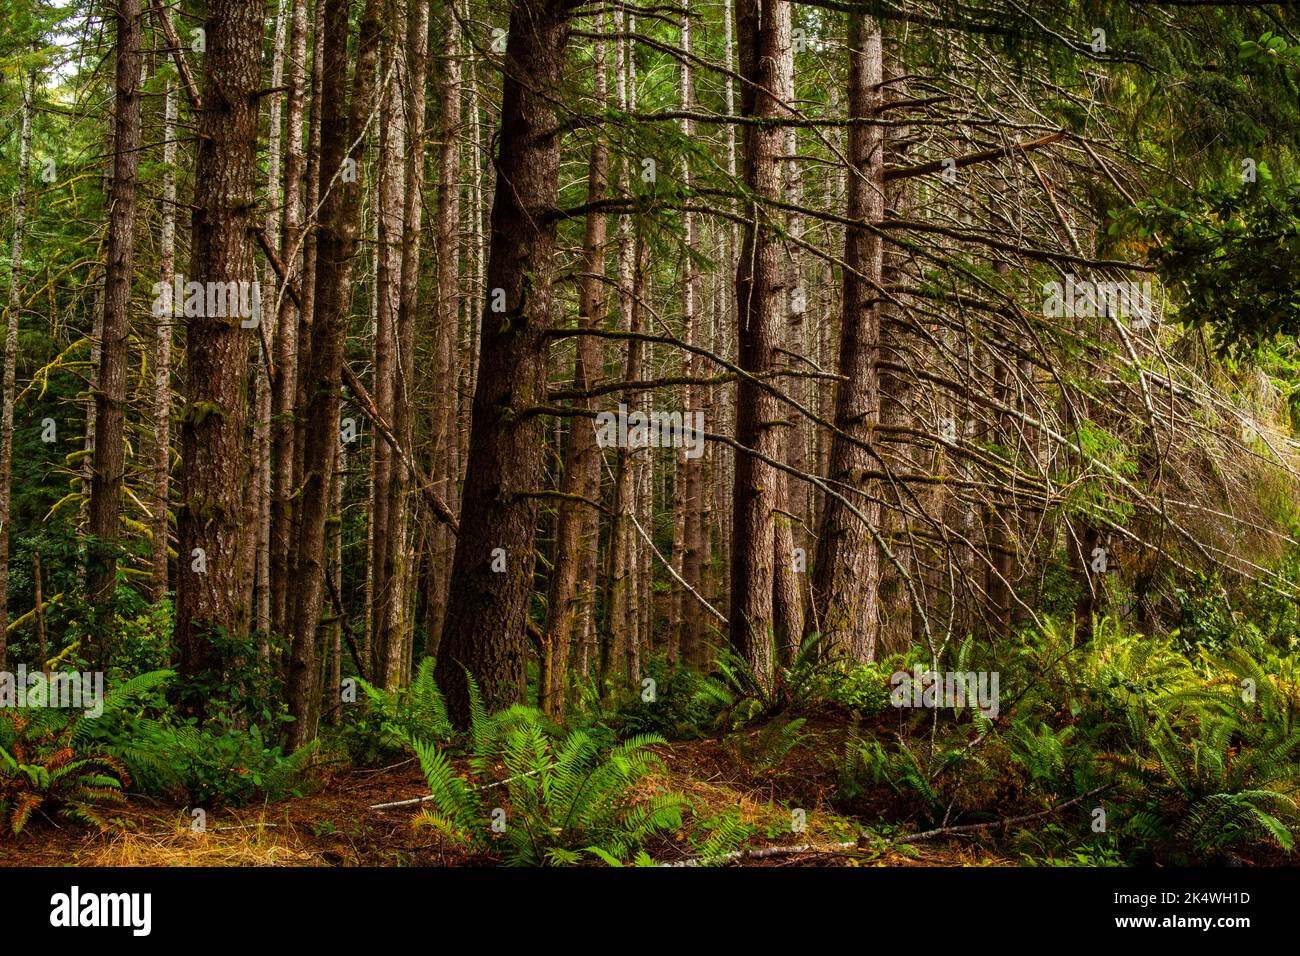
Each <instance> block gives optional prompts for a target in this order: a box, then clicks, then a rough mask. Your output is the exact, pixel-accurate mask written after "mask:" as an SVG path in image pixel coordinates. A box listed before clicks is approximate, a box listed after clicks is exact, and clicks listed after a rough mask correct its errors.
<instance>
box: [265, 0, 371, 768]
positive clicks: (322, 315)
mask: <svg viewBox="0 0 1300 956" xmlns="http://www.w3.org/2000/svg"><path fill="white" fill-rule="evenodd" d="M383 7H384V4H383V0H366V6H365V11H364V12H363V13H362V16H361V26H360V33H359V36H358V40H357V48H356V57H355V59H356V68H355V72H354V75H353V80H352V96H351V100H350V101H349V99H348V96H347V89H346V87H347V61H348V46H347V40H348V4H347V2H346V0H325V32H324V37H323V41H324V59H323V65H324V73H323V77H322V87H321V100H320V101H319V102H320V110H321V150H320V156H321V158H320V170H321V175H322V178H324V177H329V179H328V182H329V184H330V185H329V188H328V190H327V191H326V195H325V199H324V203H323V208H322V210H321V220H320V228H319V236H318V238H317V242H316V258H317V261H316V301H315V315H314V317H313V319H312V332H311V353H310V358H309V361H308V366H307V374H306V378H305V382H306V387H307V396H306V397H307V404H306V410H305V416H304V428H303V441H302V451H303V466H302V488H301V490H300V492H299V494H300V498H301V511H300V514H301V518H300V522H299V527H298V540H297V550H296V555H295V558H296V563H295V569H294V575H293V581H294V587H295V592H294V600H293V603H292V607H291V611H290V616H289V634H290V636H291V637H292V640H293V649H292V654H291V659H290V662H289V688H288V689H289V713H290V714H291V715H292V716H293V718H294V722H293V724H292V726H291V727H290V730H289V744H290V746H292V747H294V748H297V747H301V746H303V745H304V744H305V743H307V742H308V741H310V740H313V739H315V737H316V730H317V727H318V725H319V722H320V704H321V699H320V690H321V688H320V684H321V661H320V654H319V650H320V648H319V629H318V626H317V625H318V624H319V622H320V613H321V607H322V603H323V600H324V593H325V563H326V560H327V555H326V549H325V525H326V521H327V519H328V517H329V513H330V507H331V502H330V473H331V472H332V471H333V469H334V446H335V445H336V444H337V442H338V432H339V410H340V406H341V402H340V397H339V385H340V375H341V372H342V368H343V349H344V345H345V343H346V339H347V332H348V324H349V322H348V320H349V305H350V301H351V292H352V272H353V264H354V262H355V259H356V248H357V236H358V233H359V231H360V213H361V175H360V173H361V170H360V165H361V162H360V158H361V142H360V141H361V140H362V139H363V138H364V135H365V132H366V129H367V128H368V126H369V124H370V118H371V113H372V108H373V106H374V104H373V103H372V102H371V100H372V95H373V93H374V90H375V62H376V57H377V56H378V48H379V35H380V29H381V24H382V22H383V17H384V9H383Z"/></svg>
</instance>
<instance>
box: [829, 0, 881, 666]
mask: <svg viewBox="0 0 1300 956" xmlns="http://www.w3.org/2000/svg"><path fill="white" fill-rule="evenodd" d="M882 78H883V73H882V61H881V46H880V32H879V29H878V28H877V27H876V26H875V25H874V24H873V23H870V22H868V21H867V19H866V18H865V17H863V16H862V15H858V14H851V15H850V17H849V116H850V118H853V119H872V118H874V117H875V116H876V115H877V112H878V110H879V107H880V94H879V89H880V82H881V80H882ZM883 138H884V137H883V133H882V127H879V126H871V125H867V124H865V123H857V124H854V125H853V126H851V127H850V129H849V135H848V151H847V159H848V161H849V170H848V198H847V203H848V209H847V218H849V219H851V220H853V221H854V222H861V223H872V222H878V221H880V219H881V218H883V216H884V211H885V210H884V206H885V201H884V183H883V179H882V175H883V173H884V151H883V146H884V144H883ZM882 246H883V244H882V242H881V240H880V238H879V236H878V235H876V234H874V233H871V232H869V231H868V230H867V229H865V228H858V227H852V226H850V227H849V228H848V229H847V230H846V232H845V238H844V265H845V268H844V300H843V317H842V321H841V325H840V342H839V358H838V361H837V363H836V370H837V371H838V373H839V374H840V375H841V376H842V379H841V380H840V382H839V384H838V387H837V389H836V395H835V413H834V415H835V417H834V422H835V427H836V429H837V431H836V433H835V434H834V435H833V436H832V438H831V444H830V459H829V464H828V470H827V475H826V478H827V481H828V482H829V483H830V484H831V485H832V486H833V487H836V488H854V489H858V490H859V491H861V492H862V493H863V497H862V498H860V499H859V500H857V501H854V502H853V504H854V506H855V507H856V508H857V509H858V510H859V511H861V512H862V513H863V514H864V515H865V516H866V517H867V520H868V521H870V522H872V524H873V525H875V526H876V527H873V528H868V527H866V526H865V525H864V524H863V522H862V520H861V519H860V518H859V517H858V516H857V515H854V514H853V513H852V512H850V511H849V509H848V508H847V507H846V506H845V503H844V502H843V501H842V500H841V499H839V498H836V497H828V498H827V500H826V503H825V506H824V508H823V511H822V516H821V525H820V528H819V530H818V535H817V555H816V561H815V563H814V570H813V600H814V606H815V608H816V613H815V625H814V626H815V628H816V629H818V630H819V631H820V633H821V636H822V650H823V652H824V653H842V654H845V655H847V656H850V657H852V658H853V659H854V660H859V661H869V660H873V659H874V657H875V652H876V639H877V632H878V628H879V608H878V586H879V563H880V555H879V553H878V550H877V548H876V543H875V539H874V538H873V537H872V531H873V530H877V529H878V525H879V518H880V505H879V502H878V498H879V489H878V488H876V487H875V485H874V483H868V482H864V481H863V479H862V477H861V476H862V474H863V473H864V472H866V471H869V470H874V467H873V466H874V459H873V458H872V457H871V455H870V453H869V452H868V451H867V450H866V449H865V448H863V447H862V445H860V444H855V442H863V443H867V442H871V441H872V440H873V439H874V429H875V426H876V424H877V423H878V421H879V415H880V396H879V379H878V373H877V370H876V363H877V361H878V354H877V350H878V348H879V344H880V312H879V300H880V295H879V291H878V290H879V285H880V281H881V268H882V251H883V250H882Z"/></svg>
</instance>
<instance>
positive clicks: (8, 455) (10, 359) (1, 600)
mask: <svg viewBox="0 0 1300 956" xmlns="http://www.w3.org/2000/svg"><path fill="white" fill-rule="evenodd" d="M35 91H36V74H35V73H33V74H32V75H31V76H30V77H28V79H27V82H26V83H23V87H22V106H21V107H20V110H21V112H22V117H21V119H20V120H19V122H20V125H21V128H22V132H21V133H20V134H19V137H20V138H19V145H18V194H17V196H15V197H14V234H13V244H12V246H11V247H10V254H9V308H8V309H7V310H6V316H5V347H4V396H3V410H0V671H3V670H5V669H6V668H7V666H8V664H7V658H8V647H9V642H8V637H9V634H8V631H9V626H8V625H9V516H10V512H11V507H12V503H13V499H12V495H13V489H12V488H11V487H10V485H11V481H12V477H13V458H14V454H13V452H14V387H15V379H16V377H17V369H18V318H19V316H18V314H19V312H20V311H21V310H22V289H21V286H22V278H23V230H24V229H25V228H26V225H27V177H28V176H29V175H30V171H29V170H28V168H27V166H28V164H29V163H30V162H31V155H32V98H33V95H34V94H35Z"/></svg>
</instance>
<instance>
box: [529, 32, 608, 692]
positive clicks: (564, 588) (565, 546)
mask: <svg viewBox="0 0 1300 956" xmlns="http://www.w3.org/2000/svg"><path fill="white" fill-rule="evenodd" d="M603 29H604V16H603V14H602V15H601V16H600V18H599V20H598V23H597V26H596V32H597V33H600V32H603ZM592 68H593V70H594V71H595V79H594V90H593V94H592V95H593V99H594V101H595V104H596V106H597V108H599V107H601V106H602V105H603V104H604V102H605V93H606V78H605V44H604V43H603V42H602V41H601V40H599V39H597V40H596V41H595V42H594V44H593V46H592ZM608 179H609V146H608V144H607V143H606V142H605V139H604V137H603V136H600V135H597V136H596V138H595V139H594V140H593V141H592V144H591V152H590V154H589V156H588V159H587V202H588V203H598V202H600V201H601V200H602V199H604V198H605V193H606V190H607V186H608ZM581 269H582V272H583V276H582V279H581V282H580V285H579V298H578V326H579V328H594V327H596V326H598V325H599V324H600V323H601V321H602V319H603V318H604V314H605V283H604V281H603V280H604V276H605V215H604V213H602V212H599V211H593V212H590V213H588V214H587V220H586V229H585V231H584V233H583V241H582V267H581ZM599 374H600V343H599V340H598V339H595V338H593V337H591V336H579V337H578V339H577V345H576V347H575V351H574V357H573V387H574V389H575V390H578V391H583V390H586V389H589V388H590V387H591V386H592V385H594V384H595V382H596V380H597V378H598V377H599ZM575 404H576V405H577V406H578V407H579V408H592V407H594V406H593V402H592V401H591V400H580V401H578V402H576V403H575ZM599 469H600V453H599V451H598V450H597V448H596V433H595V430H594V429H593V428H592V426H591V422H590V421H589V420H588V419H586V418H573V419H571V420H570V422H569V437H568V441H567V443H566V444H565V448H564V483H563V486H562V490H563V491H564V493H565V494H566V495H576V496H579V497H583V498H588V499H594V498H596V497H597V496H598V495H599V493H600V470H599ZM590 508H591V506H590V505H586V504H583V503H581V502H579V501H573V500H565V501H562V502H561V503H560V507H559V511H558V514H557V516H556V521H555V563H554V567H553V568H552V570H551V581H550V588H549V593H548V599H547V605H546V624H545V626H544V628H543V633H544V634H545V639H544V644H543V647H544V657H543V662H542V663H543V666H542V673H543V675H544V680H543V682H542V695H541V696H542V709H543V710H545V711H546V712H547V713H549V714H551V715H552V716H556V717H558V716H559V715H560V714H561V712H562V711H563V708H564V688H565V686H566V685H565V679H566V676H567V671H568V667H569V657H570V653H571V648H572V646H573V642H574V640H575V636H576V634H575V629H574V624H575V621H576V620H577V610H578V603H579V602H580V601H583V600H588V601H589V600H590V594H589V593H584V592H582V591H580V588H579V581H578V579H579V575H580V573H581V568H582V564H583V558H584V556H585V554H584V551H583V548H582V536H583V530H584V527H585V525H586V523H587V512H588V511H589V510H590ZM585 583H586V584H587V586H588V587H589V586H590V584H591V582H590V581H587V582H585Z"/></svg>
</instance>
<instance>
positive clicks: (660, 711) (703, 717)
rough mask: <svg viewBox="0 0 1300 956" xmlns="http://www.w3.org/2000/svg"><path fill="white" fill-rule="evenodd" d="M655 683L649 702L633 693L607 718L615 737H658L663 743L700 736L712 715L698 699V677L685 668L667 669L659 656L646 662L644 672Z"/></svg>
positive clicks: (640, 695)
mask: <svg viewBox="0 0 1300 956" xmlns="http://www.w3.org/2000/svg"><path fill="white" fill-rule="evenodd" d="M644 674H645V676H646V677H649V678H651V679H652V680H653V681H654V682H655V684H654V688H655V692H654V695H653V698H652V699H649V700H647V699H646V695H645V694H644V693H637V694H636V695H635V696H634V697H632V698H631V699H630V700H628V701H626V702H624V703H623V704H622V705H621V706H620V707H619V708H618V709H617V710H616V711H615V712H614V713H613V714H612V715H611V716H610V718H609V726H610V728H611V729H612V730H613V731H614V732H615V733H616V734H617V735H618V736H619V737H627V736H631V735H635V734H660V735H662V736H663V737H664V738H666V739H667V740H690V739H692V738H695V737H699V736H701V734H702V733H703V730H704V728H705V727H707V726H708V724H709V721H710V719H711V718H712V716H713V713H712V711H711V710H710V708H709V707H708V705H707V704H706V703H705V702H704V701H703V700H701V699H700V697H699V689H700V676H699V675H698V674H697V673H695V672H694V671H692V670H690V669H689V668H686V667H683V666H680V665H679V666H678V667H675V668H673V667H670V666H669V665H668V662H667V661H666V660H664V659H663V658H662V657H655V658H652V659H651V660H649V661H648V662H647V663H646V665H645V669H644Z"/></svg>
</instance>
